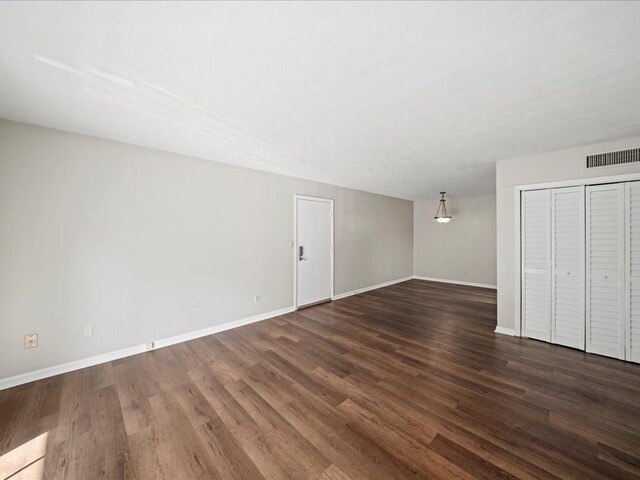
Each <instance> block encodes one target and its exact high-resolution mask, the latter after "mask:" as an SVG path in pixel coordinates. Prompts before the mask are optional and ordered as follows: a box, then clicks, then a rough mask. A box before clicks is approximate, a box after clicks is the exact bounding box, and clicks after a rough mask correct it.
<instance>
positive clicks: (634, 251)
mask: <svg viewBox="0 0 640 480" xmlns="http://www.w3.org/2000/svg"><path fill="white" fill-rule="evenodd" d="M625 206H626V220H627V221H626V224H627V228H626V240H627V242H626V243H627V272H626V273H627V292H626V293H627V301H626V303H627V309H628V310H627V329H626V331H627V338H626V340H627V345H626V346H627V352H626V353H627V360H630V361H632V362H640V182H629V183H627V184H626V202H625Z"/></svg>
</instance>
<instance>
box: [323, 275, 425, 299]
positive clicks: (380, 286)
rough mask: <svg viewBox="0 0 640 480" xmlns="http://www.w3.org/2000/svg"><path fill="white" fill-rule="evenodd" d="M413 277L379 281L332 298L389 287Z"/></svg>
mask: <svg viewBox="0 0 640 480" xmlns="http://www.w3.org/2000/svg"><path fill="white" fill-rule="evenodd" d="M412 278H413V277H404V278H398V279H397V280H391V281H389V282H384V283H379V284H377V285H372V286H370V287H364V288H359V289H357V290H351V291H350V292H345V293H340V294H338V295H334V296H333V298H332V300H340V299H341V298H347V297H350V296H351V295H357V294H359V293H364V292H368V291H370V290H375V289H376V288H382V287H388V286H389V285H395V284H396V283H402V282H406V281H407V280H411V279H412Z"/></svg>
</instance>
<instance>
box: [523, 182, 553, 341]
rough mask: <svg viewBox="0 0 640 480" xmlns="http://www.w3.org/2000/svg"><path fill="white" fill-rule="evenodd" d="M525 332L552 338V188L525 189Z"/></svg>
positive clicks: (544, 338) (525, 333)
mask: <svg viewBox="0 0 640 480" xmlns="http://www.w3.org/2000/svg"><path fill="white" fill-rule="evenodd" d="M521 208H522V211H521V218H522V232H521V233H522V252H521V255H522V318H523V334H524V336H526V337H529V338H535V339H537V340H544V341H546V342H549V341H551V322H550V319H551V221H550V220H551V192H550V190H532V191H527V192H522V202H521Z"/></svg>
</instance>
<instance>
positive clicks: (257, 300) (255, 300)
mask: <svg viewBox="0 0 640 480" xmlns="http://www.w3.org/2000/svg"><path fill="white" fill-rule="evenodd" d="M253 301H254V302H256V303H258V302H259V301H260V294H257V295H254V297H253Z"/></svg>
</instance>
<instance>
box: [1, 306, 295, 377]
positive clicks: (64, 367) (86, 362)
mask: <svg viewBox="0 0 640 480" xmlns="http://www.w3.org/2000/svg"><path fill="white" fill-rule="evenodd" d="M294 310H295V308H294V307H293V306H291V307H287V308H282V309H280V310H274V311H272V312H267V313H261V314H259V315H254V316H253V317H248V318H242V319H240V320H234V321H232V322H227V323H222V324H220V325H214V326H212V327H208V328H203V329H201V330H195V331H193V332H188V333H183V334H180V335H175V336H173V337H169V338H163V339H161V340H156V341H154V342H150V343H143V344H141V345H135V346H133V347H128V348H123V349H122V350H116V351H114V352H107V353H103V354H100V355H95V356H93V357H88V358H82V359H80V360H74V361H72V362H67V363H62V364H60V365H54V366H52V367H46V368H42V369H40V370H34V371H33V372H27V373H21V374H20V375H14V376H13V377H7V378H2V379H0V390H4V389H6V388H11V387H15V386H18V385H22V384H24V383H29V382H34V381H36V380H41V379H43V378H48V377H53V376H55V375H60V374H62V373H67V372H72V371H74V370H80V369H81V368H87V367H93V366H94V365H98V364H100V363H107V362H111V361H113V360H118V359H119V358H124V357H130V356H131V355H137V354H139V353H144V352H146V351H148V350H155V349H158V348H162V347H168V346H169V345H175V344H176V343H181V342H186V341H188V340H194V339H196V338H200V337H204V336H207V335H211V334H214V333H218V332H223V331H225V330H231V329H232V328H237V327H241V326H243V325H249V324H250V323H255V322H259V321H261V320H267V319H268V318H273V317H277V316H279V315H284V314H285V313H290V312H293V311H294Z"/></svg>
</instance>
